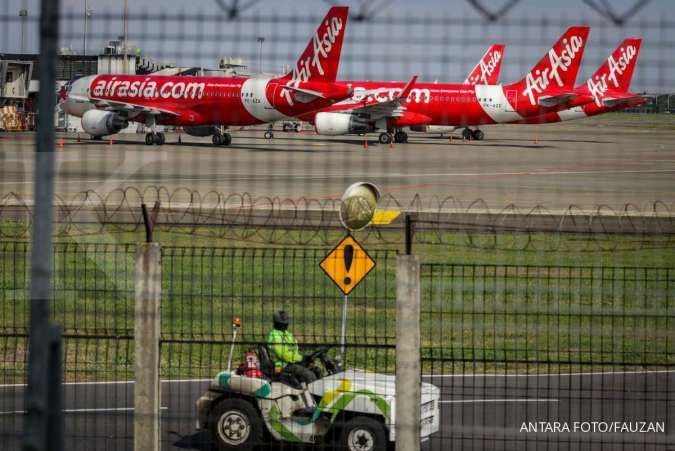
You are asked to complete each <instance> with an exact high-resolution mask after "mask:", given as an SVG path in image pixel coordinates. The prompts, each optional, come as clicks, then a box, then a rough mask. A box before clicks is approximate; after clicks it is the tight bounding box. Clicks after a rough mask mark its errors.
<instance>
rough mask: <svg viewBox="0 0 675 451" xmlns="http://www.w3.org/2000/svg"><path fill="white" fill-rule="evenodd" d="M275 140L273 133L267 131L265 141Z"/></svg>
mask: <svg viewBox="0 0 675 451" xmlns="http://www.w3.org/2000/svg"><path fill="white" fill-rule="evenodd" d="M272 138H274V133H272V132H271V131H270V130H267V131H266V132H265V139H272Z"/></svg>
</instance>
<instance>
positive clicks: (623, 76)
mask: <svg viewBox="0 0 675 451" xmlns="http://www.w3.org/2000/svg"><path fill="white" fill-rule="evenodd" d="M641 43H642V39H639V38H629V39H625V40H624V41H623V42H622V43H621V45H619V47H617V48H616V50H614V52H613V53H612V54H611V55H610V56H609V58H607V61H606V62H605V64H603V65H602V66H601V67H600V68H599V69H598V70H597V72H596V73H595V74H593V76H592V77H591V78H589V79H588V81H586V88H587V89H588V92H589V93H590V94H591V95H592V96H593V99H594V100H595V104H596V105H598V106H602V99H603V98H604V97H605V94H606V93H607V91H608V90H609V89H613V90H616V91H620V92H628V88H629V87H630V81H631V78H632V77H633V71H634V69H635V63H636V61H637V57H638V53H640V44H641Z"/></svg>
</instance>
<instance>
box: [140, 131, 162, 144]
mask: <svg viewBox="0 0 675 451" xmlns="http://www.w3.org/2000/svg"><path fill="white" fill-rule="evenodd" d="M165 142H166V136H164V133H146V134H145V144H146V145H147V146H152V145H153V144H157V145H158V146H161V145H162V144H164V143H165Z"/></svg>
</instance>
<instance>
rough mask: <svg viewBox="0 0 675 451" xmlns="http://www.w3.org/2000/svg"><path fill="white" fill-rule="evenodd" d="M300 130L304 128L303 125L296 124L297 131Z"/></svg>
mask: <svg viewBox="0 0 675 451" xmlns="http://www.w3.org/2000/svg"><path fill="white" fill-rule="evenodd" d="M300 130H302V126H301V125H300V124H295V133H300Z"/></svg>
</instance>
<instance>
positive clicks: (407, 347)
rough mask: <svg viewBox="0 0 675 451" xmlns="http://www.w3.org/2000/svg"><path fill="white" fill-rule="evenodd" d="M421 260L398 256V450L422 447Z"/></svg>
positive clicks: (416, 449)
mask: <svg viewBox="0 0 675 451" xmlns="http://www.w3.org/2000/svg"><path fill="white" fill-rule="evenodd" d="M420 341H421V340H420V261H419V258H418V257H417V256H415V255H399V256H398V257H397V259H396V449H397V450H404V451H419V449H420V421H421V412H420V402H421V374H422V373H421V367H420Z"/></svg>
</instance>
